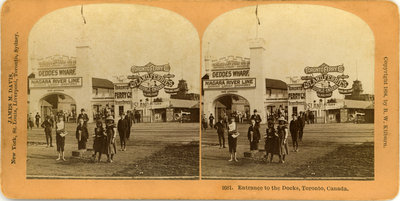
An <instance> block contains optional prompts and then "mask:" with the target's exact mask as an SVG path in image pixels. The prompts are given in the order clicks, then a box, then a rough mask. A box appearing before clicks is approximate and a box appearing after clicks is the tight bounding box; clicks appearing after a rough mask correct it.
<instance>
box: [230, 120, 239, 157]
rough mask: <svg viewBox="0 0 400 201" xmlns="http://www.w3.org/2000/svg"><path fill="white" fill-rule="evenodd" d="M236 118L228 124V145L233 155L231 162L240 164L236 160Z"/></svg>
mask: <svg viewBox="0 0 400 201" xmlns="http://www.w3.org/2000/svg"><path fill="white" fill-rule="evenodd" d="M236 129H237V128H236V123H235V118H231V119H230V121H229V124H228V145H229V153H230V155H231V159H229V161H233V160H235V161H236V162H238V159H237V158H236V147H237V136H238V134H237V130H236Z"/></svg>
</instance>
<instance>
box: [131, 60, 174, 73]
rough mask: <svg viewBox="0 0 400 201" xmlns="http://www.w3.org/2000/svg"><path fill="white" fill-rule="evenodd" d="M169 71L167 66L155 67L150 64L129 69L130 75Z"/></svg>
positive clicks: (169, 68)
mask: <svg viewBox="0 0 400 201" xmlns="http://www.w3.org/2000/svg"><path fill="white" fill-rule="evenodd" d="M170 70H171V67H170V65H169V64H163V65H155V64H153V63H151V62H149V63H148V64H146V65H144V66H132V67H131V72H132V73H141V72H146V73H154V72H157V71H158V72H169V71H170Z"/></svg>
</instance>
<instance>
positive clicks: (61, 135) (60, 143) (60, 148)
mask: <svg viewBox="0 0 400 201" xmlns="http://www.w3.org/2000/svg"><path fill="white" fill-rule="evenodd" d="M56 144H57V152H58V158H57V159H56V160H61V159H62V160H63V161H65V157H64V147H65V124H64V117H63V116H59V117H58V118H57V123H56Z"/></svg>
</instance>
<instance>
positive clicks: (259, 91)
mask: <svg viewBox="0 0 400 201" xmlns="http://www.w3.org/2000/svg"><path fill="white" fill-rule="evenodd" d="M265 56H266V55H265V41H264V39H262V38H256V39H252V40H250V76H251V77H255V78H256V88H255V90H254V95H253V98H251V99H249V100H248V101H249V102H250V110H251V111H250V113H251V114H253V111H254V109H256V110H257V112H258V113H259V114H260V116H261V118H262V120H263V121H262V123H266V122H267V119H266V116H267V115H266V111H265V109H264V99H265V98H264V97H265V96H264V95H265V93H266V89H265V78H266V77H267V74H266V72H267V70H266V68H267V66H266V65H265V62H264V59H265Z"/></svg>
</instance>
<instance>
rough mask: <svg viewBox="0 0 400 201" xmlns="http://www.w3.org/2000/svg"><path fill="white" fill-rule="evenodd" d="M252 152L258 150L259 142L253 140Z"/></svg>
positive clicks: (251, 144)
mask: <svg viewBox="0 0 400 201" xmlns="http://www.w3.org/2000/svg"><path fill="white" fill-rule="evenodd" d="M250 150H251V151H253V150H258V141H255V140H253V141H252V142H250Z"/></svg>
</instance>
